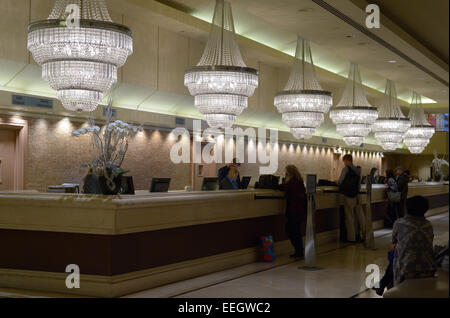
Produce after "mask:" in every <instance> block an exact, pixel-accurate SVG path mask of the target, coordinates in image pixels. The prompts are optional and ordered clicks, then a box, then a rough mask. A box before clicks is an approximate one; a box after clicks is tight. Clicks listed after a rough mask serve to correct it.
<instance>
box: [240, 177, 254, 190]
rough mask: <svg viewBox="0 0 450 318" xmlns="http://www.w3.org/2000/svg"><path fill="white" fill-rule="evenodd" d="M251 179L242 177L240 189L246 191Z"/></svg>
mask: <svg viewBox="0 0 450 318" xmlns="http://www.w3.org/2000/svg"><path fill="white" fill-rule="evenodd" d="M251 179H252V177H242V180H241V189H247V188H248V185H249V184H250V180H251Z"/></svg>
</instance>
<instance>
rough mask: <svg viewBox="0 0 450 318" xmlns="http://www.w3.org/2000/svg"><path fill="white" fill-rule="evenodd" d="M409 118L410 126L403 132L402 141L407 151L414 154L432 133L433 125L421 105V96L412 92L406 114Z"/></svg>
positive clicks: (423, 145)
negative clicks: (409, 106)
mask: <svg viewBox="0 0 450 318" xmlns="http://www.w3.org/2000/svg"><path fill="white" fill-rule="evenodd" d="M408 117H409V119H410V120H411V127H410V128H409V129H408V131H407V132H406V134H405V137H404V139H403V143H404V144H405V146H406V147H408V149H409V151H410V152H411V153H414V154H418V153H421V152H422V151H423V150H424V149H425V147H426V146H427V145H428V143H429V142H430V139H431V137H433V135H434V127H433V126H431V125H430V124H429V123H428V121H427V118H426V116H425V113H424V111H423V106H422V97H421V96H420V95H419V94H417V93H416V92H413V98H412V103H411V108H410V110H409V114H408Z"/></svg>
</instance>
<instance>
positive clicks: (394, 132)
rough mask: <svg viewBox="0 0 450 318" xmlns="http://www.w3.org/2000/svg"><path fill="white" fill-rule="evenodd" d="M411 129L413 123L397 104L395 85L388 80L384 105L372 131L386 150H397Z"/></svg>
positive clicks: (379, 110)
mask: <svg viewBox="0 0 450 318" xmlns="http://www.w3.org/2000/svg"><path fill="white" fill-rule="evenodd" d="M409 127H411V121H410V120H409V118H406V117H405V116H404V115H403V113H402V110H401V109H400V106H399V105H398V102H397V92H396V90H395V84H394V82H392V81H391V80H387V83H386V90H385V92H384V101H383V105H382V106H381V107H380V108H379V109H378V119H377V120H376V121H375V124H373V127H372V131H373V132H374V133H375V138H376V139H377V140H378V141H379V142H380V144H381V147H382V148H383V149H384V150H387V151H392V150H395V149H397V147H398V145H399V143H401V142H402V140H403V137H404V136H405V133H406V131H407V130H408V129H409Z"/></svg>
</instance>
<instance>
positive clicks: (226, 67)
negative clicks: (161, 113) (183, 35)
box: [184, 0, 258, 128]
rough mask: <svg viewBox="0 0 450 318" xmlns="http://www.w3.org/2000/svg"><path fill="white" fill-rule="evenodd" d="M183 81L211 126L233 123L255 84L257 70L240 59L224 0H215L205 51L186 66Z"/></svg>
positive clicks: (244, 105) (228, 4) (219, 126)
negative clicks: (190, 65) (195, 61)
mask: <svg viewBox="0 0 450 318" xmlns="http://www.w3.org/2000/svg"><path fill="white" fill-rule="evenodd" d="M184 84H185V85H186V86H187V87H188V89H189V92H190V93H191V95H193V96H194V100H195V102H194V103H195V106H196V107H197V108H198V110H199V111H200V113H202V114H203V116H204V119H205V120H206V121H207V123H208V125H209V126H210V127H212V128H229V127H231V126H233V123H234V122H235V120H236V117H237V116H238V115H240V114H241V113H242V111H243V110H244V109H245V108H247V106H248V97H250V96H252V95H253V93H254V91H255V88H256V87H258V71H257V70H255V69H253V68H249V67H246V65H245V63H244V61H243V60H242V56H241V52H240V51H239V47H238V45H237V42H236V36H235V31H234V23H233V15H232V12H231V5H230V3H229V2H228V1H226V0H216V7H215V10H214V17H213V21H212V27H211V32H210V35H209V39H208V43H207V44H206V48H205V51H204V52H203V56H202V58H201V59H200V62H199V63H198V64H197V66H195V67H191V68H189V69H187V70H186V73H185V76H184Z"/></svg>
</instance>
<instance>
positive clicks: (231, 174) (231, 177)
mask: <svg viewBox="0 0 450 318" xmlns="http://www.w3.org/2000/svg"><path fill="white" fill-rule="evenodd" d="M237 176H238V170H237V167H236V166H235V165H231V166H230V167H229V169H228V173H227V175H226V176H225V178H223V179H222V180H220V182H219V190H238V189H239V185H238V183H237V182H236V179H237Z"/></svg>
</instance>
